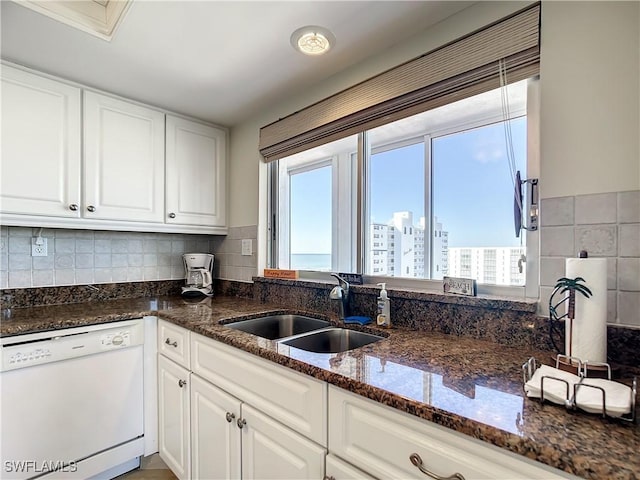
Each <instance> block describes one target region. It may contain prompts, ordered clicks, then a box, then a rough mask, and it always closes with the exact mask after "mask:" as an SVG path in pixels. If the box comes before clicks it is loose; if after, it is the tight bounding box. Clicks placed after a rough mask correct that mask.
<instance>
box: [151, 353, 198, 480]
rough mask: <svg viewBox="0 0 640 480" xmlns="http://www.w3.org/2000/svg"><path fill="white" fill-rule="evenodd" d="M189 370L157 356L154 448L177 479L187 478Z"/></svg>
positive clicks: (189, 472) (188, 461)
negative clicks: (156, 421) (156, 413)
mask: <svg viewBox="0 0 640 480" xmlns="http://www.w3.org/2000/svg"><path fill="white" fill-rule="evenodd" d="M189 375H190V374H189V371H188V370H187V369H186V368H184V367H181V366H180V365H178V364H177V363H174V362H173V361H171V360H169V359H168V358H165V357H164V356H162V355H158V427H159V428H158V450H159V453H160V458H162V460H164V462H165V463H166V464H167V466H168V467H169V468H170V469H171V471H172V472H173V473H174V474H175V475H176V477H178V478H179V479H181V480H187V479H189V478H191V448H190V438H189V432H190V426H189V423H190V418H191V412H190V410H191V408H190V399H189V383H190V382H189Z"/></svg>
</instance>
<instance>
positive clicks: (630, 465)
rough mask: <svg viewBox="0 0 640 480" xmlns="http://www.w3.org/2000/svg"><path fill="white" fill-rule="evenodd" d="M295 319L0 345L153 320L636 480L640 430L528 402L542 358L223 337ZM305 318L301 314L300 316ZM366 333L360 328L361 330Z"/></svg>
mask: <svg viewBox="0 0 640 480" xmlns="http://www.w3.org/2000/svg"><path fill="white" fill-rule="evenodd" d="M266 312H283V313H284V312H291V310H290V309H287V308H283V307H282V306H280V305H272V304H271V305H270V304H262V303H258V302H256V301H253V300H248V299H244V298H237V297H216V298H214V299H213V300H205V301H202V302H189V301H186V300H183V299H181V298H179V297H157V298H153V299H126V300H112V301H107V302H100V303H87V304H70V305H55V306H42V307H30V308H17V309H12V310H4V311H3V316H2V322H1V324H0V336H8V335H17V334H21V333H29V332H36V331H44V330H53V329H60V328H67V327H72V326H78V325H86V324H93V323H105V322H112V321H118V320H124V319H128V318H135V317H140V316H144V315H156V314H158V315H159V316H160V317H161V318H163V319H166V320H168V321H170V322H172V323H175V324H177V325H181V326H183V327H186V328H188V329H190V330H192V331H194V332H197V333H200V334H203V335H206V336H208V337H210V338H213V339H216V340H219V341H222V342H224V343H227V344H229V345H232V346H235V347H238V348H240V349H242V350H245V351H247V352H250V353H253V354H256V355H259V356H261V357H263V358H266V359H269V360H271V361H274V362H276V363H279V364H281V365H284V366H287V367H289V368H292V369H294V370H297V371H300V372H303V373H306V374H308V375H311V376H313V377H315V378H318V379H320V380H324V381H327V382H329V383H330V384H333V385H337V386H339V387H342V388H345V389H347V390H349V391H352V392H355V393H358V394H360V395H363V396H365V397H368V398H371V399H373V400H376V401H379V402H381V403H383V404H386V405H389V406H391V407H394V408H397V409H399V410H402V411H405V412H408V413H410V414H413V415H415V416H418V417H420V418H424V419H426V420H430V421H433V422H435V423H438V424H440V425H443V426H446V427H449V428H452V429H453V430H456V431H459V432H461V433H465V434H467V435H470V436H472V437H475V438H478V439H480V440H484V441H486V442H489V443H491V444H494V445H497V446H499V447H501V448H505V449H507V450H510V451H512V452H515V453H518V454H521V455H524V456H526V457H529V458H531V459H535V460H538V461H540V462H542V463H546V464H548V465H551V466H553V467H555V468H559V469H561V470H564V471H567V472H570V473H573V474H575V475H578V476H581V477H584V478H598V479H640V426H639V425H637V424H628V423H622V422H620V421H615V420H608V419H602V418H600V417H599V416H597V415H592V414H586V413H581V412H570V411H567V410H565V409H564V408H563V407H560V406H557V405H551V404H545V405H541V404H540V402H539V401H535V400H531V399H527V398H526V397H525V396H524V392H523V389H522V374H521V369H520V367H521V365H522V364H523V363H524V362H525V361H526V360H527V359H528V358H529V357H531V356H535V357H536V358H537V359H538V360H542V361H545V363H548V362H547V359H549V358H550V357H549V353H548V352H542V351H534V350H530V349H526V348H522V347H517V348H516V347H505V346H502V345H497V344H495V343H490V342H486V341H480V340H474V339H470V338H461V337H455V336H450V335H443V334H435V333H424V332H415V331H408V330H402V329H391V330H384V331H381V330H378V329H377V327H373V328H372V329H370V330H374V331H376V332H378V333H382V335H385V336H386V335H388V338H385V339H384V340H382V341H380V342H377V343H373V344H370V345H367V346H365V347H362V348H359V349H356V350H352V351H349V352H345V353H339V354H316V353H310V352H306V351H303V350H299V349H296V348H293V347H289V346H286V345H283V344H281V343H278V342H276V341H272V340H266V339H263V338H258V337H255V336H253V335H250V334H247V333H244V332H241V331H238V330H232V329H229V328H226V327H224V326H223V324H224V323H228V322H229V321H231V320H232V319H237V318H238V317H252V316H253V317H255V316H259V315H260V314H263V313H266ZM297 313H304V312H297ZM363 328H364V329H365V330H366V329H367V328H366V327H360V329H363Z"/></svg>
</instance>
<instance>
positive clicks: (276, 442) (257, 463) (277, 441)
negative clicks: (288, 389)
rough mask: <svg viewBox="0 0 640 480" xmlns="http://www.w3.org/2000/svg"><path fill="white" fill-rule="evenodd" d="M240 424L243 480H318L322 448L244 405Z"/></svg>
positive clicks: (323, 453)
mask: <svg viewBox="0 0 640 480" xmlns="http://www.w3.org/2000/svg"><path fill="white" fill-rule="evenodd" d="M240 421H241V425H243V428H242V478H243V479H246V480H258V479H267V478H269V479H274V480H275V479H282V480H296V479H320V478H322V476H323V475H324V457H325V454H326V451H325V449H324V448H322V447H320V446H319V445H317V444H315V443H313V442H312V441H310V440H308V439H306V438H304V437H303V436H301V435H298V434H297V433H295V432H293V431H292V430H290V429H288V428H287V427H285V426H284V425H282V424H281V423H279V422H276V421H275V420H273V419H272V418H270V417H268V416H267V415H265V414H263V413H261V412H260V411H259V410H256V409H255V408H253V407H251V406H249V405H246V404H244V405H243V406H242V418H241V420H240ZM245 422H246V423H245Z"/></svg>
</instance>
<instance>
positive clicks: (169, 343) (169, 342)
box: [164, 337, 178, 348]
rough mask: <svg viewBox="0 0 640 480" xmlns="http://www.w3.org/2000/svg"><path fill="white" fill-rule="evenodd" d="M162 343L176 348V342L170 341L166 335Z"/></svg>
mask: <svg viewBox="0 0 640 480" xmlns="http://www.w3.org/2000/svg"><path fill="white" fill-rule="evenodd" d="M164 343H166V344H167V345H171V346H172V347H176V348H178V342H176V341H174V342H173V343H172V342H171V340H169V337H167V339H166V340H165V341H164Z"/></svg>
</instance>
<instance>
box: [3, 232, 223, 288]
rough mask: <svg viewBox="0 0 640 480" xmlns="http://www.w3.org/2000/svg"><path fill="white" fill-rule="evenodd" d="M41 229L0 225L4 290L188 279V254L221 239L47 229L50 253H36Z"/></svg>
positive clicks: (164, 234)
mask: <svg viewBox="0 0 640 480" xmlns="http://www.w3.org/2000/svg"><path fill="white" fill-rule="evenodd" d="M37 232H38V229H36V228H23V227H1V228H0V288H22V287H41V286H51V285H76V284H78V285H80V284H89V283H111V282H132V281H141V280H171V279H180V278H184V269H183V266H182V254H183V253H188V252H207V253H210V252H211V247H212V245H213V243H214V241H215V240H214V239H215V237H212V236H205V235H180V234H166V233H137V232H106V231H93V230H65V229H44V230H43V231H42V236H43V237H44V238H46V239H47V242H48V251H49V255H48V256H46V257H32V256H31V237H33V236H35V235H36V234H37Z"/></svg>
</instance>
